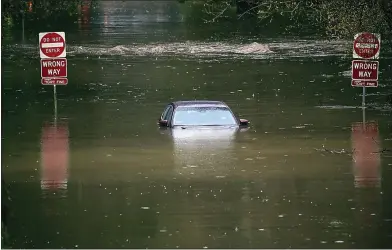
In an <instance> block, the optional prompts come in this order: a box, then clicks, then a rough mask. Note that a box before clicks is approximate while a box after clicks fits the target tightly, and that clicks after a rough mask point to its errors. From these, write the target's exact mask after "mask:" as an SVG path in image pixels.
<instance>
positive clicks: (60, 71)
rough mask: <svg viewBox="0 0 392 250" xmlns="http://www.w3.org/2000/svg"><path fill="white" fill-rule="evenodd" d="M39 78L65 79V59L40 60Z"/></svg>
mask: <svg viewBox="0 0 392 250" xmlns="http://www.w3.org/2000/svg"><path fill="white" fill-rule="evenodd" d="M41 77H67V59H65V58H53V59H41Z"/></svg>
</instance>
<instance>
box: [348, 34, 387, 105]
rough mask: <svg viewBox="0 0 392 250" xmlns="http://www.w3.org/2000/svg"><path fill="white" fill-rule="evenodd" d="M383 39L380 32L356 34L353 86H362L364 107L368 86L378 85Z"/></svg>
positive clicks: (352, 68)
mask: <svg viewBox="0 0 392 250" xmlns="http://www.w3.org/2000/svg"><path fill="white" fill-rule="evenodd" d="M380 44H381V39H380V35H379V34H374V33H368V32H363V33H358V34H356V35H355V36H354V44H353V58H354V59H362V60H353V61H352V66H351V70H352V75H351V78H352V79H351V86H353V87H362V108H365V105H366V100H365V98H366V88H367V87H378V61H369V60H375V59H378V58H379V56H380V47H381V46H380Z"/></svg>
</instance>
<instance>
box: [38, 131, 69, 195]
mask: <svg viewBox="0 0 392 250" xmlns="http://www.w3.org/2000/svg"><path fill="white" fill-rule="evenodd" d="M68 136H69V133H68V123H61V124H51V123H45V124H44V125H43V127H42V134H41V190H42V191H43V194H45V193H46V191H53V190H56V191H62V192H61V193H62V195H66V190H67V183H68V161H69V142H68Z"/></svg>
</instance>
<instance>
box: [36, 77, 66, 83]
mask: <svg viewBox="0 0 392 250" xmlns="http://www.w3.org/2000/svg"><path fill="white" fill-rule="evenodd" d="M41 83H42V85H67V84H68V79H67V78H61V77H58V78H57V77H53V78H42V79H41Z"/></svg>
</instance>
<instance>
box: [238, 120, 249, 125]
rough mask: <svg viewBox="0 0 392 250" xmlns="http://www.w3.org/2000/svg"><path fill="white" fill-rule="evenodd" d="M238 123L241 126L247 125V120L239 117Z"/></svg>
mask: <svg viewBox="0 0 392 250" xmlns="http://www.w3.org/2000/svg"><path fill="white" fill-rule="evenodd" d="M240 125H241V126H248V125H249V121H248V120H246V119H240Z"/></svg>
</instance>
